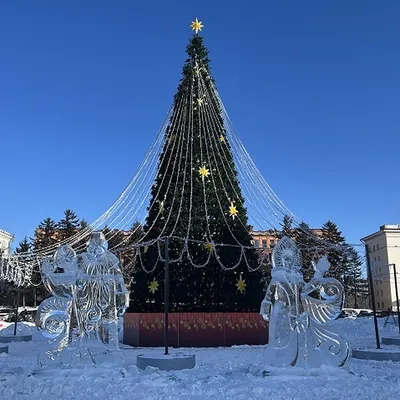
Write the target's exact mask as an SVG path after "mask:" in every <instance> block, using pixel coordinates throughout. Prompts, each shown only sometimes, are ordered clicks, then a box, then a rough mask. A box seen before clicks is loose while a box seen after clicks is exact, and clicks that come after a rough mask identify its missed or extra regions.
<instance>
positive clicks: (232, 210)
mask: <svg viewBox="0 0 400 400" xmlns="http://www.w3.org/2000/svg"><path fill="white" fill-rule="evenodd" d="M238 213H239V211H238V210H237V208H236V206H235V205H234V204H233V203H232V202H231V205H230V206H229V215H230V216H231V217H232V219H235V217H236V216H237V215H238Z"/></svg>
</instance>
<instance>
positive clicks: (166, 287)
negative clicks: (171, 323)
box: [164, 237, 169, 356]
mask: <svg viewBox="0 0 400 400" xmlns="http://www.w3.org/2000/svg"><path fill="white" fill-rule="evenodd" d="M164 257H165V268H164V344H165V353H164V354H165V355H166V356H167V355H168V354H169V353H168V308H169V307H168V306H169V255H168V237H166V238H165V256H164Z"/></svg>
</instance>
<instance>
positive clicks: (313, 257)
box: [295, 222, 321, 281]
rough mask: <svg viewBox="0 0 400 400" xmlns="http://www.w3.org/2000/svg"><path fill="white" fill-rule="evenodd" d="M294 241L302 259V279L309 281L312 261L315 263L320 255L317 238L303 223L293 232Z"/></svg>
mask: <svg viewBox="0 0 400 400" xmlns="http://www.w3.org/2000/svg"><path fill="white" fill-rule="evenodd" d="M295 241H296V245H297V247H298V248H299V249H300V251H301V255H302V257H303V267H302V272H303V275H304V279H305V280H306V281H309V280H310V279H311V278H312V277H313V275H314V268H313V266H312V262H313V261H317V260H318V259H319V258H320V256H321V254H320V250H319V245H318V238H317V237H316V236H315V234H314V233H313V231H312V230H311V228H310V227H309V226H308V224H306V223H305V222H301V223H300V225H299V227H298V228H297V229H296V232H295Z"/></svg>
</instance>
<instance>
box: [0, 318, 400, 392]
mask: <svg viewBox="0 0 400 400" xmlns="http://www.w3.org/2000/svg"><path fill="white" fill-rule="evenodd" d="M383 322H384V320H383V319H381V320H380V325H382V324H383ZM334 326H335V329H336V331H338V332H342V334H344V335H345V336H346V338H347V339H348V340H349V342H350V346H351V347H371V348H373V347H374V345H375V338H374V325H373V319H367V318H358V319H356V320H350V319H339V320H337V321H335V323H334ZM8 329H10V326H9V327H8V328H6V330H8ZM23 329H26V330H25V331H24V332H28V331H29V332H30V333H33V335H34V340H33V341H32V342H29V343H15V344H14V343H12V344H10V348H9V351H10V353H9V354H8V355H4V356H2V357H0V399H12V400H24V399H29V400H33V399H40V400H50V399H52V400H83V399H85V400H86V399H97V398H98V399H112V400H120V399H152V400H161V399H174V400H187V399H193V400H211V399H212V400H225V399H235V400H236V399H239V400H240V399H243V400H247V399H262V400H266V399H270V400H283V399H285V400H286V399H300V400H313V399H319V400H333V399H357V400H361V399H362V400H364V399H379V400H386V399H397V398H399V393H400V363H391V362H376V361H363V360H356V359H350V360H349V362H348V363H347V364H346V366H345V367H344V368H342V369H336V368H321V369H310V370H301V369H287V370H282V369H269V370H268V372H266V369H265V368H264V367H263V357H264V346H236V347H232V348H207V349H204V348H201V349H186V351H188V352H192V353H195V354H196V358H197V366H196V367H195V368H194V369H192V370H187V371H178V372H165V371H158V370H156V369H151V368H149V369H147V370H146V371H140V370H138V369H137V368H136V366H135V361H136V356H137V355H138V354H140V353H143V351H147V350H148V349H146V350H144V349H132V348H128V347H127V346H122V347H123V353H124V355H125V359H126V362H127V364H128V365H127V367H126V369H123V370H120V369H116V370H106V369H91V368H87V369H85V370H80V371H53V372H52V373H51V374H48V375H35V374H33V372H34V371H35V369H36V360H37V356H38V354H39V353H40V352H41V351H42V350H43V348H44V344H45V341H44V340H43V339H42V338H41V337H40V336H38V335H37V334H36V329H35V328H34V327H33V326H29V325H27V326H25V324H24V325H23ZM381 333H384V334H386V335H396V334H397V328H396V327H395V326H393V325H389V326H388V328H387V329H381ZM0 334H1V331H0ZM157 350H159V351H160V353H162V351H163V350H162V349H157ZM180 351H182V349H180Z"/></svg>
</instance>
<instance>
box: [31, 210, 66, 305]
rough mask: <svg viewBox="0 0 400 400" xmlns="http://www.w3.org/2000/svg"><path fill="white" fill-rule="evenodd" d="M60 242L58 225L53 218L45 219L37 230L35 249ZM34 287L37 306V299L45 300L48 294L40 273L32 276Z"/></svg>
mask: <svg viewBox="0 0 400 400" xmlns="http://www.w3.org/2000/svg"><path fill="white" fill-rule="evenodd" d="M58 241H59V239H58V235H57V225H56V223H55V222H54V220H53V219H52V218H50V217H49V218H46V219H44V220H43V221H42V222H41V223H40V224H39V226H38V227H37V228H36V230H35V237H34V239H33V249H34V250H41V249H44V248H46V247H48V246H52V245H55V244H57V243H58ZM31 279H32V282H33V283H34V287H33V298H34V300H33V302H34V306H36V303H37V298H38V297H41V298H45V297H46V296H48V292H47V290H46V289H45V287H44V286H43V284H42V283H41V282H42V278H41V275H40V272H39V271H36V270H34V271H33V274H32V278H31Z"/></svg>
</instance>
